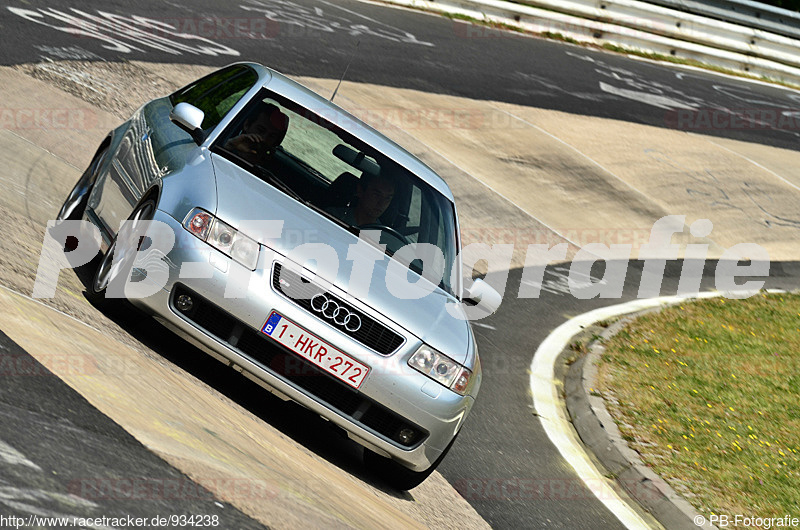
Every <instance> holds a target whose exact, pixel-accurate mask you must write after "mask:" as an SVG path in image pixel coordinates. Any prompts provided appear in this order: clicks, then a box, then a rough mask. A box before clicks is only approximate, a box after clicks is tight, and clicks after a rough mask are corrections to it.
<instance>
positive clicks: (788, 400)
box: [595, 294, 800, 517]
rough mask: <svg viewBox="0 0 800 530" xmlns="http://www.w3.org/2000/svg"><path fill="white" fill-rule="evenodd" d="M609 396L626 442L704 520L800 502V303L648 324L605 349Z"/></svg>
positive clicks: (775, 299)
mask: <svg viewBox="0 0 800 530" xmlns="http://www.w3.org/2000/svg"><path fill="white" fill-rule="evenodd" d="M597 386H598V388H597V389H595V390H599V391H600V392H601V393H602V394H603V395H604V396H605V397H606V398H612V399H608V400H607V402H608V405H609V410H610V412H611V413H612V416H614V418H615V420H617V422H618V424H619V426H620V431H621V433H622V436H623V437H624V438H625V439H626V440H629V441H630V442H629V444H630V445H631V447H633V448H634V449H635V450H637V451H639V453H640V454H641V456H642V460H643V461H644V462H645V463H646V464H647V465H649V466H651V467H652V468H653V470H654V471H655V472H656V473H658V474H659V475H661V476H662V477H663V478H664V479H666V480H667V482H669V483H670V484H671V485H672V486H673V488H675V489H676V491H678V492H679V493H680V494H682V495H683V496H684V497H685V498H686V499H687V500H688V501H689V502H690V503H692V504H693V505H694V506H695V508H697V509H698V510H699V511H700V513H703V514H711V513H717V514H719V513H722V514H737V513H739V514H753V515H758V516H760V517H783V516H784V515H786V514H787V513H789V514H793V513H796V512H797V507H798V506H800V488H798V483H800V482H799V481H800V296H799V295H763V294H759V295H757V296H755V297H752V298H750V299H747V300H726V299H723V298H720V299H714V300H708V301H701V302H695V303H691V304H684V305H683V306H678V307H673V308H669V309H666V310H664V311H662V312H660V313H654V314H648V315H644V316H642V317H640V318H639V319H637V320H636V321H634V322H633V323H632V324H631V325H629V326H628V327H627V328H625V329H624V330H623V331H621V332H620V333H618V334H617V335H615V336H614V337H613V338H612V339H611V340H610V341H609V343H608V344H607V345H606V353H605V354H604V355H603V356H602V359H601V362H600V381H599V383H598V385H597Z"/></svg>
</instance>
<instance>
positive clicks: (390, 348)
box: [272, 263, 405, 355]
mask: <svg viewBox="0 0 800 530" xmlns="http://www.w3.org/2000/svg"><path fill="white" fill-rule="evenodd" d="M282 281H283V282H288V283H289V284H290V285H291V286H292V291H293V294H295V295H296V296H295V297H292V296H289V294H288V293H286V292H285V291H284V289H283V285H282V284H281V282H282ZM272 287H273V288H274V289H275V290H276V291H278V292H279V293H281V294H282V295H284V296H285V297H287V298H288V299H289V300H291V301H292V302H294V303H295V304H297V305H299V306H300V307H302V308H303V309H305V310H306V311H308V312H309V313H311V314H312V315H314V316H315V317H317V318H318V319H320V320H322V321H323V322H325V323H327V324H331V323H332V321H331V320H328V319H324V318H322V316H321V314H320V313H318V312H317V311H314V310H313V309H312V308H311V299H312V298H313V297H314V296H315V295H317V294H324V295H325V296H326V297H328V299H330V300H334V301H335V302H336V303H337V304H339V306H340V307H344V308H345V309H347V310H348V311H350V312H351V313H355V314H356V315H358V317H359V318H360V319H361V327H360V328H359V329H358V330H356V331H350V330H348V329H346V328H345V327H344V326H335V327H336V329H338V330H339V331H341V332H343V333H344V334H346V335H349V336H350V337H352V338H354V339H355V340H357V341H358V342H360V343H361V344H363V345H364V346H367V347H368V348H371V349H372V350H374V351H376V352H378V353H380V354H381V355H389V354H391V353H394V352H395V351H397V348H399V347H400V346H401V345H402V344H403V342H404V340H405V339H403V337H402V336H401V335H398V334H397V333H395V332H394V331H392V330H391V329H389V328H387V327H386V326H384V325H383V324H381V323H380V322H378V321H377V320H375V319H373V318H371V317H369V316H367V315H366V314H365V313H364V312H363V311H359V310H358V309H356V308H354V307H353V306H352V305H350V304H348V303H347V302H345V301H343V300H342V299H341V298H339V297H338V296H336V295H334V294H332V293H330V292H329V291H325V290H324V289H323V288H322V287H320V286H318V285H315V284H314V283H311V282H309V281H308V280H305V279H301V278H300V276H298V275H297V274H296V273H294V272H292V271H291V270H289V269H285V270H284V268H283V267H282V266H281V264H280V263H276V264H275V267H274V269H273V271H272Z"/></svg>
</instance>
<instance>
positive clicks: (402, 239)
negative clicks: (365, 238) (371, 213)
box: [358, 223, 410, 245]
mask: <svg viewBox="0 0 800 530" xmlns="http://www.w3.org/2000/svg"><path fill="white" fill-rule="evenodd" d="M376 228H377V229H379V230H381V231H383V232H389V234H390V235H392V236H393V237H395V238H396V239H397V240H398V241H400V242H402V243H403V244H404V245H408V244H409V243H410V241H409V240H408V238H406V236H404V235H403V234H401V233H400V232H398V231H397V229H395V228H392V227H391V226H387V225H385V224H383V223H368V224H365V225H359V227H358V229H359V230H371V229H376Z"/></svg>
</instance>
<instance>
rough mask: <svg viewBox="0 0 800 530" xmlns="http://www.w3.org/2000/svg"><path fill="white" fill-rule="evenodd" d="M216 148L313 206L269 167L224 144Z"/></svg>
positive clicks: (252, 171) (285, 191)
mask: <svg viewBox="0 0 800 530" xmlns="http://www.w3.org/2000/svg"><path fill="white" fill-rule="evenodd" d="M214 150H215V151H217V152H219V153H220V154H222V155H224V156H225V157H226V158H230V159H232V160H233V161H234V162H236V163H237V164H239V165H240V166H242V167H244V168H245V169H246V170H248V171H249V172H250V173H253V174H254V175H256V176H258V177H259V178H260V179H261V180H264V181H267V182H269V183H270V184H272V185H273V186H274V187H276V188H278V189H279V190H281V191H282V192H284V193H285V194H286V195H289V196H290V197H292V198H293V199H295V200H297V201H299V202H301V203H303V204H305V205H306V206H311V204H310V203H309V202H308V201H307V200H306V199H304V198H303V197H302V196H301V195H300V194H299V193H297V192H296V191H295V190H294V189H292V188H291V187H290V186H289V185H288V184H286V183H285V182H284V181H282V180H281V179H279V178H278V177H277V176H276V175H275V174H274V173H273V172H272V171H270V170H268V169H267V168H265V167H263V166H260V165H258V164H254V163H252V162H250V161H249V160H247V159H245V158H243V157H242V156H241V155H240V154H239V153H237V152H235V151H231V150H230V149H226V148H224V147H222V146H216V147H215V148H214Z"/></svg>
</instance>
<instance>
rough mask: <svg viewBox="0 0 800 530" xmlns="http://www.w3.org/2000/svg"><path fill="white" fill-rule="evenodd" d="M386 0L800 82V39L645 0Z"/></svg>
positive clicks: (578, 39) (798, 83) (720, 0)
mask: <svg viewBox="0 0 800 530" xmlns="http://www.w3.org/2000/svg"><path fill="white" fill-rule="evenodd" d="M384 1H387V2H389V3H393V4H399V5H405V6H410V7H417V8H423V9H426V10H430V11H435V12H444V13H449V14H460V15H465V16H469V17H472V18H477V19H480V20H485V21H491V22H499V23H503V24H507V25H510V26H514V27H518V28H521V29H523V30H526V31H530V32H534V33H551V34H552V33H558V34H561V35H563V36H564V37H567V38H569V39H574V40H576V41H579V42H588V43H592V44H597V45H603V44H607V43H608V44H613V45H616V46H620V47H623V48H632V49H638V50H641V51H644V52H654V53H658V54H662V55H671V56H675V57H679V58H684V59H694V60H697V61H701V62H704V63H707V64H712V65H715V66H718V67H723V68H728V69H731V70H737V71H742V72H748V73H750V74H753V75H756V76H763V77H767V78H772V79H777V80H780V81H784V82H788V83H792V84H795V85H798V86H800V39H793V38H789V37H786V36H784V35H778V34H776V33H771V32H767V31H764V30H762V29H756V28H751V27H746V26H743V25H739V24H732V23H730V22H724V21H720V20H716V19H713V18H709V17H705V16H700V15H696V14H692V13H686V12H683V11H678V10H676V9H670V8H667V7H662V6H658V5H653V4H651V3H647V2H642V1H639V0H517V3H512V2H507V1H504V0H437V1H428V0H384ZM661 1H671V2H680V1H694V0H661ZM710 1H716V2H725V1H737V2H741V1H745V0H710ZM787 27H788V26H787Z"/></svg>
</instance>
